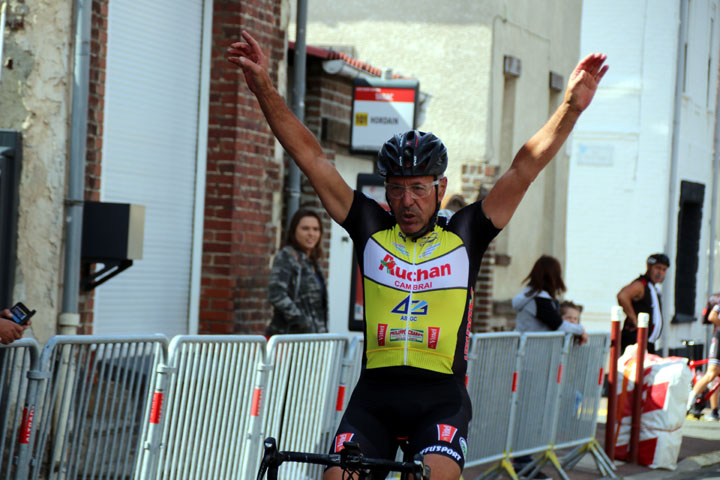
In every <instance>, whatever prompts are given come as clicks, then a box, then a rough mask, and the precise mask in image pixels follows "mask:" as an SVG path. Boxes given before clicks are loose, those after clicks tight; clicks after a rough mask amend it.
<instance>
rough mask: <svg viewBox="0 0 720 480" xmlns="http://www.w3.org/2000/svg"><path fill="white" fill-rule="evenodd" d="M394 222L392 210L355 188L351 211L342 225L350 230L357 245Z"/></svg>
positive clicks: (349, 232) (351, 236)
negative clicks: (389, 210)
mask: <svg viewBox="0 0 720 480" xmlns="http://www.w3.org/2000/svg"><path fill="white" fill-rule="evenodd" d="M394 223H395V222H394V219H393V217H392V215H391V214H390V212H388V211H387V210H385V209H384V208H382V207H381V206H380V205H378V203H377V202H376V201H375V200H373V199H372V198H369V197H368V196H366V195H365V194H364V193H362V192H359V191H358V190H355V193H354V197H353V202H352V205H351V206H350V211H349V212H348V215H347V218H345V221H344V222H343V223H342V224H341V225H340V226H341V227H342V228H344V229H345V230H346V231H347V232H348V234H349V235H350V238H352V240H353V242H354V243H355V245H356V246H357V245H363V244H365V242H366V241H367V239H368V238H370V236H371V235H372V234H373V233H375V232H377V231H378V230H380V229H382V228H390V227H392V226H393V224H394Z"/></svg>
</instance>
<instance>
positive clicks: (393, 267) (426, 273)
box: [378, 254, 452, 282]
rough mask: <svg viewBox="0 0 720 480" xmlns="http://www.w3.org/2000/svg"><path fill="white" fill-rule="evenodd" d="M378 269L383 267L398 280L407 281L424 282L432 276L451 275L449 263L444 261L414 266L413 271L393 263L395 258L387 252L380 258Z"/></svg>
mask: <svg viewBox="0 0 720 480" xmlns="http://www.w3.org/2000/svg"><path fill="white" fill-rule="evenodd" d="M378 269H379V270H383V269H385V272H386V273H387V274H389V275H392V276H393V277H396V278H399V279H400V280H407V281H408V282H425V281H428V280H430V279H433V278H440V277H446V276H448V275H452V270H451V268H450V264H449V263H444V264H442V265H439V266H435V267H430V268H429V269H425V268H416V269H415V270H414V271H413V270H409V269H407V268H402V267H400V266H398V265H397V264H396V263H395V258H393V256H392V255H390V254H387V255H385V258H383V259H382V260H380V266H379V267H378Z"/></svg>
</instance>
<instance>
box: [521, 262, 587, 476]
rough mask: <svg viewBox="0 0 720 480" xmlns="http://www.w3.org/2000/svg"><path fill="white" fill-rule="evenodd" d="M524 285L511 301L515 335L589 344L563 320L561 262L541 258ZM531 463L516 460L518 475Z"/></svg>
mask: <svg viewBox="0 0 720 480" xmlns="http://www.w3.org/2000/svg"><path fill="white" fill-rule="evenodd" d="M523 282H525V283H527V286H526V287H525V288H524V289H523V290H522V291H521V292H520V293H518V294H517V295H515V297H513V299H512V306H513V308H514V309H515V310H517V312H518V314H517V319H516V321H515V330H516V331H518V332H547V331H555V330H561V331H563V332H567V333H572V334H573V335H575V336H576V337H577V340H578V342H579V343H585V342H587V340H588V337H587V334H586V333H585V329H584V328H583V327H582V326H581V325H578V324H574V323H570V322H568V321H566V320H563V319H562V317H561V316H560V303H559V302H558V296H560V295H561V294H562V293H563V292H564V291H565V290H566V289H565V283H564V282H563V279H562V268H561V267H560V262H558V260H557V259H556V258H555V257H551V256H549V255H543V256H541V257H540V258H538V259H537V261H536V262H535V265H533V268H532V270H530V273H529V274H528V276H527V277H525V280H524V281H523ZM531 461H532V457H531V456H530V455H522V456H520V457H517V458H515V459H513V466H514V468H515V470H516V471H521V470H523V469H524V468H526V467H527V465H528V464H529V463H530V462H531ZM520 478H524V477H520ZM533 478H534V479H536V480H545V479H547V480H550V478H551V477H549V476H548V475H547V474H545V473H543V472H538V473H537V474H536V475H535V476H534V477H533Z"/></svg>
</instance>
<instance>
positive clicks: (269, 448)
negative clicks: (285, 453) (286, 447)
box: [257, 437, 281, 480]
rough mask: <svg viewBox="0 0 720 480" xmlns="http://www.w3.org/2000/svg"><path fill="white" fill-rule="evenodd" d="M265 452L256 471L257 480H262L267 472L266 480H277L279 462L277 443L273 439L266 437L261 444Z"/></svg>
mask: <svg viewBox="0 0 720 480" xmlns="http://www.w3.org/2000/svg"><path fill="white" fill-rule="evenodd" d="M263 446H264V447H265V452H264V453H263V459H262V462H260V468H259V470H258V476H257V480H262V479H263V477H264V476H265V473H266V472H267V475H268V480H276V479H277V469H278V466H279V465H280V463H281V461H279V460H280V459H279V458H278V450H277V443H276V442H275V439H274V438H273V437H268V438H266V439H265V441H264V442H263Z"/></svg>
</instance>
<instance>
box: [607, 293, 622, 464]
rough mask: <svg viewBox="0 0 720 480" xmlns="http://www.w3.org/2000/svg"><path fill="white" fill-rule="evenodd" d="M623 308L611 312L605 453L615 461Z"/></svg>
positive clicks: (615, 308)
mask: <svg viewBox="0 0 720 480" xmlns="http://www.w3.org/2000/svg"><path fill="white" fill-rule="evenodd" d="M622 314H623V309H622V307H618V306H615V307H613V308H612V310H610V322H611V323H610V325H611V326H610V358H609V360H608V362H609V363H608V382H607V383H608V384H607V399H608V401H607V419H606V420H605V453H607V456H608V458H609V459H610V460H611V461H612V460H615V428H616V426H617V362H618V358H619V357H620V318H621V317H622Z"/></svg>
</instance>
